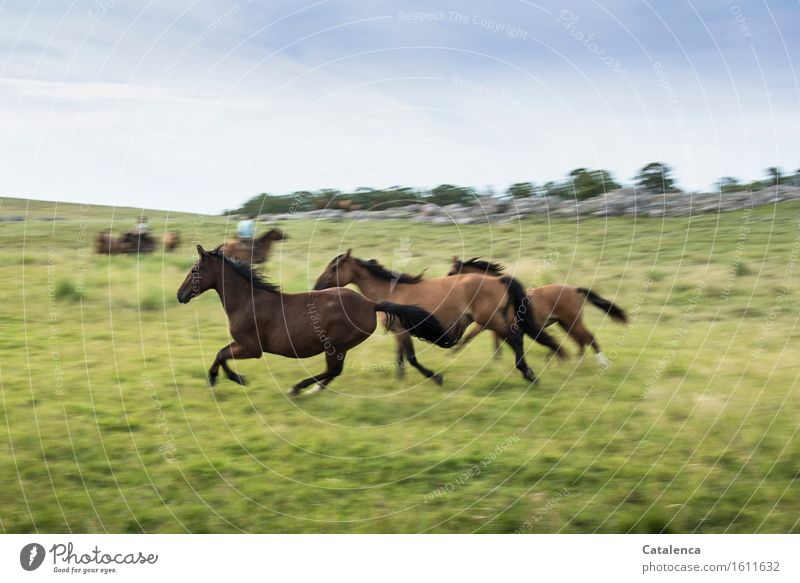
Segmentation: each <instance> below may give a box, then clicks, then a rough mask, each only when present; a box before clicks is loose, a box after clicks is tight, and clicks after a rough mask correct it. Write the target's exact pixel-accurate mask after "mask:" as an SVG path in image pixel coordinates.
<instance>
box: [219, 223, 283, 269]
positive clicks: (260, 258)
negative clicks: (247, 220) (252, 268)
mask: <svg viewBox="0 0 800 583" xmlns="http://www.w3.org/2000/svg"><path fill="white" fill-rule="evenodd" d="M288 238H289V236H288V235H287V234H286V233H285V232H283V231H281V230H280V229H270V230H269V231H267V232H266V233H264V234H263V235H261V236H260V237H257V238H255V239H253V240H252V241H242V240H240V239H237V240H235V241H228V242H227V243H225V244H223V245H222V253H223V254H224V255H225V257H229V258H231V259H235V260H237V261H241V262H244V263H252V264H258V263H264V262H265V261H266V260H267V259H268V258H269V251H270V248H271V247H272V244H273V243H275V242H278V241H285V240H286V239H288Z"/></svg>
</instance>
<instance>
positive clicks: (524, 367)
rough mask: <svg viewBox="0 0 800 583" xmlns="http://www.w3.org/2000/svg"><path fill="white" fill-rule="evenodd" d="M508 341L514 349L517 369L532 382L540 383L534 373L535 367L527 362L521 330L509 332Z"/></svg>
mask: <svg viewBox="0 0 800 583" xmlns="http://www.w3.org/2000/svg"><path fill="white" fill-rule="evenodd" d="M506 343H507V344H508V345H509V346H511V348H512V349H514V361H515V363H516V367H517V370H519V371H520V372H521V373H522V376H523V377H525V380H527V381H529V382H531V383H538V382H539V380H538V379H537V378H536V375H535V374H534V373H533V369H532V368H531V367H529V366H528V363H527V362H525V348H524V345H523V338H522V333H521V331H518V332H511V333H509V334H508V336H506Z"/></svg>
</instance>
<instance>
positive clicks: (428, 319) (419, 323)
mask: <svg viewBox="0 0 800 583" xmlns="http://www.w3.org/2000/svg"><path fill="white" fill-rule="evenodd" d="M375 311H376V312H383V313H384V314H386V328H387V329H388V328H390V327H391V326H392V324H394V322H395V321H398V322H400V324H401V325H402V326H403V328H405V329H406V330H408V332H409V333H410V334H411V335H412V336H416V337H417V338H419V339H421V340H425V341H427V342H433V343H434V344H435V345H436V346H441V347H442V348H452V347H453V346H455V345H456V344H457V343H458V341H459V340H460V339H461V338H460V336H458V335H455V334H451V333H450V332H448V331H447V330H446V329H445V327H444V326H442V323H441V322H439V320H437V319H436V316H434V315H433V314H431V313H430V312H426V311H425V310H423V309H422V308H420V307H419V306H409V305H402V304H395V303H392V302H378V303H377V304H375Z"/></svg>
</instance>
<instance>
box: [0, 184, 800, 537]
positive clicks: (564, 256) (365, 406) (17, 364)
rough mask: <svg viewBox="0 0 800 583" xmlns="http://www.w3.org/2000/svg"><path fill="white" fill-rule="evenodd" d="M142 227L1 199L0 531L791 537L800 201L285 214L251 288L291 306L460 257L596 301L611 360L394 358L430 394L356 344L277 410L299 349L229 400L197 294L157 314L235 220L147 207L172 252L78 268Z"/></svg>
mask: <svg viewBox="0 0 800 583" xmlns="http://www.w3.org/2000/svg"><path fill="white" fill-rule="evenodd" d="M138 213H139V211H137V210H135V209H123V208H111V207H99V206H92V207H82V206H79V205H72V204H58V205H56V204H55V203H47V202H37V201H26V200H19V199H2V201H0V215H2V216H4V217H6V216H10V215H21V216H24V217H25V218H26V220H24V221H20V222H0V233H2V242H3V244H2V247H0V298H2V302H0V322H2V334H0V343H2V349H1V352H0V354H1V355H2V358H1V359H0V446H2V448H3V449H2V454H1V455H0V531H1V532H7V533H19V532H34V531H37V532H113V533H117V532H125V533H127V532H179V533H180V532H503V533H506V532H568V533H574V532H615V533H616V532H703V533H721V532H748V533H749V532H781V533H783V532H800V479H799V478H800V439H799V438H798V433H797V432H798V427H799V426H800V390H799V389H798V374H800V364H799V363H798V361H797V346H798V340H800V330H798V310H797V307H796V306H797V285H798V273H799V272H800V269H799V268H798V266H797V260H798V255H800V239H799V238H798V237H799V236H800V222H798V216H800V205H798V204H796V203H784V204H781V205H777V206H773V207H762V208H757V209H753V210H743V211H738V212H733V213H728V214H723V215H705V216H702V217H695V218H691V219H689V218H685V219H683V218H681V219H664V220H662V219H647V220H643V219H638V220H636V219H633V218H608V219H606V218H591V219H586V220H581V221H579V222H576V221H569V220H565V219H558V220H547V219H545V218H538V219H528V220H525V221H523V222H521V223H519V224H510V225H493V226H488V225H471V226H456V225H451V226H432V225H429V224H417V223H413V222H403V221H385V222H356V221H350V220H344V221H341V222H314V221H310V220H297V221H287V222H285V223H283V224H282V225H281V226H282V227H283V228H285V229H286V230H287V232H288V234H289V236H290V239H289V240H288V241H286V242H284V243H282V244H280V245H278V246H277V250H276V253H275V255H274V256H273V258H272V260H271V261H270V263H269V264H268V265H267V268H266V272H267V273H268V275H269V277H270V279H272V280H273V281H275V282H277V283H279V284H280V285H281V286H282V287H283V289H284V290H286V291H289V292H291V291H300V290H306V289H308V288H309V287H310V285H312V283H313V281H314V279H315V278H316V277H317V275H318V274H319V273H320V271H321V270H322V268H323V267H324V265H325V264H326V263H327V262H328V261H329V260H330V259H331V258H332V257H333V256H334V255H335V254H337V253H339V252H341V251H343V250H344V249H347V248H348V247H352V248H353V253H354V254H355V255H356V256H359V257H363V258H372V257H374V258H376V259H378V260H380V261H381V262H383V263H385V264H386V265H387V266H390V267H392V268H394V269H402V270H404V271H408V272H414V273H416V272H419V271H421V270H423V269H425V268H428V271H427V274H428V275H429V276H433V275H438V274H444V273H445V272H446V270H447V268H448V267H449V260H450V257H451V256H453V255H459V256H462V257H464V256H466V257H472V256H477V255H480V256H483V257H485V258H494V259H495V260H498V261H501V262H503V263H504V264H506V265H507V266H508V267H509V271H510V272H512V273H513V274H515V275H516V276H517V277H518V278H520V279H521V280H522V281H523V282H524V283H525V284H527V285H530V286H533V285H539V284H543V283H551V282H567V283H571V284H573V285H581V286H585V287H592V288H593V289H594V290H595V291H597V292H598V293H600V294H601V295H603V296H604V297H606V298H609V299H612V300H614V301H615V302H617V303H618V304H620V305H621V306H622V307H623V308H625V309H626V310H627V311H628V312H629V315H630V317H631V323H630V324H629V325H628V326H627V327H623V326H620V325H618V324H616V323H614V322H612V321H611V320H610V319H608V318H606V317H604V315H603V314H602V313H601V312H600V311H599V310H597V309H595V308H594V307H592V306H587V307H586V309H585V318H586V321H587V324H588V326H589V328H590V329H591V330H592V331H593V332H594V333H595V334H596V336H597V338H598V340H599V342H600V344H601V346H602V347H603V349H604V351H605V353H606V354H607V355H608V356H609V358H610V359H611V361H612V363H611V366H610V368H609V369H608V370H603V369H600V368H598V366H597V364H596V362H595V360H594V357H593V356H592V355H590V354H589V355H587V356H586V357H585V358H584V359H583V361H577V360H576V359H574V358H573V359H571V360H569V361H566V362H563V363H561V362H556V361H555V360H553V361H549V362H548V361H547V360H546V358H545V356H546V350H545V349H544V348H543V347H540V346H538V345H533V344H532V343H530V342H526V348H527V350H528V358H529V363H530V364H531V365H532V366H533V368H534V369H535V371H536V373H537V375H539V377H540V383H539V384H538V385H528V384H527V383H526V382H525V381H524V380H523V379H522V378H521V376H520V375H519V373H518V372H517V371H516V370H515V369H514V367H513V362H512V355H511V353H510V352H509V351H507V350H504V352H503V353H502V357H501V358H500V359H494V358H493V356H492V350H491V346H492V339H491V337H490V335H489V334H484V335H482V336H480V337H479V338H477V339H476V340H475V341H474V342H473V343H472V344H471V345H470V346H469V347H468V348H467V349H466V350H464V351H463V352H462V353H460V354H457V355H456V354H453V353H451V352H448V351H445V350H442V349H439V348H435V347H431V346H429V345H424V344H422V343H420V342H417V343H416V344H417V349H418V356H419V358H420V360H421V362H423V363H424V364H426V365H427V366H428V367H429V368H432V369H434V370H437V371H440V372H443V374H444V376H445V383H444V386H442V387H439V386H437V385H435V384H434V383H432V382H430V381H426V380H424V379H423V377H422V376H421V375H419V374H418V373H416V371H414V370H413V369H409V370H408V372H407V376H406V378H405V379H404V380H399V379H397V378H396V376H395V372H396V371H395V367H394V363H393V360H394V353H395V348H394V340H393V338H392V337H391V336H388V335H386V334H384V333H383V332H377V333H376V335H375V336H374V337H373V338H371V339H369V340H368V341H366V342H365V343H364V344H362V345H361V346H359V347H358V348H356V349H355V350H353V351H352V352H350V354H349V355H348V360H347V362H346V367H345V372H344V374H343V375H342V376H341V377H339V378H338V379H336V380H335V381H334V382H333V383H332V385H331V387H330V389H329V390H328V391H326V392H323V393H318V394H314V395H309V396H306V397H300V398H297V399H290V398H288V397H287V396H286V391H287V390H288V389H289V388H290V387H291V385H292V384H293V383H294V382H296V381H297V380H299V379H301V378H303V377H305V376H308V375H309V374H311V373H313V372H317V371H321V370H322V369H323V366H324V364H323V359H322V358H321V357H317V358H313V359H307V360H289V359H283V358H280V357H276V356H266V357H263V358H262V359H260V360H251V361H243V362H240V363H237V364H236V367H237V368H238V370H239V371H240V372H242V373H243V374H244V375H246V376H247V378H248V381H249V384H248V385H247V386H246V387H240V386H238V385H235V384H233V383H231V382H229V381H227V380H225V379H224V377H221V378H220V383H219V384H218V386H217V388H216V389H215V391H214V392H213V393H212V392H211V390H209V388H208V385H207V383H206V376H205V375H206V370H207V368H208V367H209V365H210V364H211V361H212V360H213V357H214V355H215V353H216V351H217V350H218V349H219V348H221V347H222V346H224V345H225V344H227V343H228V342H229V340H228V334H227V325H226V319H225V315H224V313H223V312H222V308H221V306H220V303H219V300H218V299H217V297H216V294H214V293H213V292H211V293H208V294H206V295H204V296H202V297H200V298H197V299H195V300H193V301H192V302H191V303H190V304H188V305H180V304H178V302H177V301H176V300H175V292H176V290H177V288H178V286H179V284H180V282H181V281H182V279H183V277H184V275H185V274H186V273H187V271H188V270H189V268H190V267H191V265H192V263H193V261H194V257H195V251H194V246H193V245H192V244H191V241H199V242H201V243H203V244H204V245H205V246H206V247H212V246H214V245H215V244H218V243H220V242H222V241H223V240H224V239H225V238H226V233H227V236H228V237H229V236H230V234H231V233H232V231H233V230H234V229H235V225H234V224H229V223H227V221H226V219H225V218H221V217H209V216H195V215H190V214H181V213H165V212H159V211H149V212H147V215H148V217H149V218H150V221H151V223H152V227H153V232H154V234H155V235H157V236H158V235H160V234H161V233H162V232H163V231H164V229H166V228H168V229H178V230H180V231H181V233H182V237H183V240H184V243H183V245H182V246H181V247H180V248H179V249H178V250H177V251H176V252H175V253H172V254H163V253H161V252H158V253H154V254H152V255H150V256H142V257H137V256H113V257H109V256H99V255H96V254H95V253H94V250H93V248H92V241H93V239H94V237H95V235H96V233H97V232H98V231H100V230H102V229H108V228H111V229H113V230H114V232H116V233H121V232H123V231H124V230H125V229H127V228H128V227H129V226H130V225H132V224H133V222H134V219H135V217H136V216H138ZM53 217H57V218H59V219H62V220H56V221H52V220H47V219H51V218H53ZM261 230H263V226H262V227H261ZM550 330H551V331H552V332H553V334H555V335H556V336H557V337H559V338H565V336H564V334H563V333H562V332H561V331H560V330H557V329H556V328H551V329H550ZM565 343H566V345H567V348H568V349H569V351H570V353H571V354H573V355H574V353H575V345H574V344H572V343H571V341H570V340H569V339H565ZM309 371H310V372H309Z"/></svg>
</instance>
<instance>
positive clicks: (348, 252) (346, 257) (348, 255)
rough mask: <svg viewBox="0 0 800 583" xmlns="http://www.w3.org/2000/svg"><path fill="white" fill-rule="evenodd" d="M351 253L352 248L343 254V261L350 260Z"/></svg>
mask: <svg viewBox="0 0 800 583" xmlns="http://www.w3.org/2000/svg"><path fill="white" fill-rule="evenodd" d="M352 252H353V249H352V248H350V249H348V250H347V252H346V253H345V254H344V258H345V259H350V253H352Z"/></svg>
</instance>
